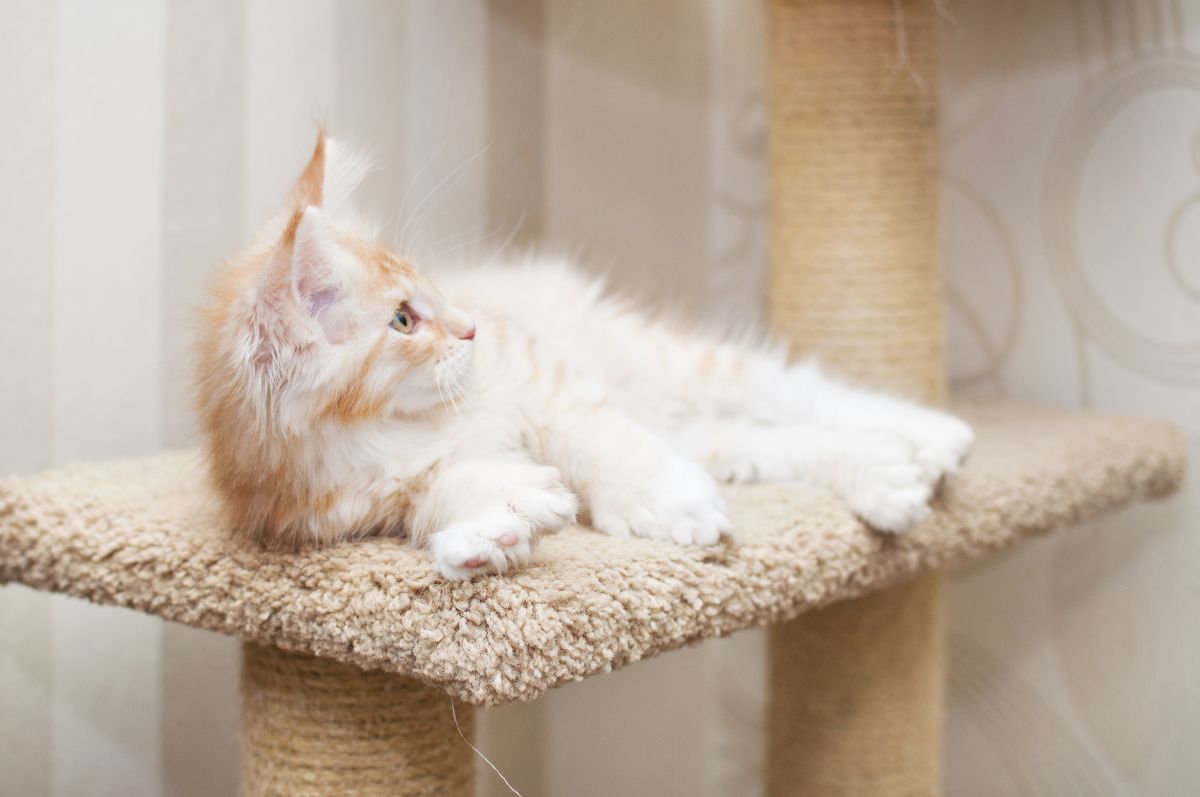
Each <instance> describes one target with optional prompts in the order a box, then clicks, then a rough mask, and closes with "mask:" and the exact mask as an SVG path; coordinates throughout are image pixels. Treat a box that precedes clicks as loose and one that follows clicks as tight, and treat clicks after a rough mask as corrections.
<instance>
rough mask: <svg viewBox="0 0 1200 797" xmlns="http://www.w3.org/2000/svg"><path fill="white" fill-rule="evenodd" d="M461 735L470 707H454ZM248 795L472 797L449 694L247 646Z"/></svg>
mask: <svg viewBox="0 0 1200 797" xmlns="http://www.w3.org/2000/svg"><path fill="white" fill-rule="evenodd" d="M456 710H457V715H458V721H459V724H460V725H461V726H462V731H463V733H464V734H465V735H466V736H467V738H470V737H471V735H472V731H473V728H474V712H473V710H472V707H471V706H468V705H463V704H459V705H458V706H457V708H456ZM242 748H243V749H242V777H243V793H244V794H245V795H246V797H268V795H269V796H270V797H318V796H320V797H327V795H333V794H337V795H355V796H356V797H384V796H385V795H386V796H387V797H434V796H435V795H436V796H437V797H470V795H471V794H472V793H473V791H474V761H473V759H472V752H471V749H470V748H469V747H468V746H467V745H466V744H465V743H464V741H463V739H462V738H461V737H460V736H459V732H458V729H457V728H456V727H455V724H454V719H453V718H452V716H451V712H450V698H449V697H447V696H446V694H445V693H443V692H440V691H438V690H436V689H432V688H430V687H428V686H425V685H424V684H421V683H418V682H417V681H414V680H411V679H409V678H403V677H401V676H398V675H394V674H392V673H384V672H364V671H363V670H359V669H358V668H356V667H351V666H349V665H346V664H342V663H340V662H335V661H330V660H328V659H320V658H316V657H313V656H307V655H301V654H296V653H287V652H284V651H282V650H279V649H278V648H274V647H269V646H264V645H258V644H255V643H250V642H247V643H245V644H243V645H242Z"/></svg>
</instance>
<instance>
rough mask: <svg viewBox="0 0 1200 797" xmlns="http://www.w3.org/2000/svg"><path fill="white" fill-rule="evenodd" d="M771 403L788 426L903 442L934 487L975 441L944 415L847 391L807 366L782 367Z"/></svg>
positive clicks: (894, 399) (883, 397)
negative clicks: (801, 425) (799, 424)
mask: <svg viewBox="0 0 1200 797" xmlns="http://www.w3.org/2000/svg"><path fill="white" fill-rule="evenodd" d="M776 398H777V400H778V401H779V403H780V405H781V410H780V414H781V415H782V416H783V418H784V419H785V420H788V421H802V422H806V423H814V424H818V425H821V426H829V427H831V428H836V429H844V430H847V431H858V432H874V433H886V434H892V435H896V436H899V437H901V438H903V439H904V440H905V441H907V442H908V443H909V445H910V446H911V447H912V451H913V459H914V461H915V462H916V463H917V465H919V466H920V467H921V468H922V470H923V471H924V472H925V474H926V476H927V478H928V479H930V480H931V481H932V482H934V483H936V482H937V481H938V480H939V479H941V478H942V476H944V475H946V474H948V473H953V472H954V471H956V470H957V469H958V467H959V465H960V464H961V463H962V460H963V459H964V458H965V457H966V455H967V452H968V451H969V450H970V448H971V445H972V443H973V442H974V440H975V434H974V432H973V431H972V430H971V427H970V426H969V425H967V423H966V422H964V421H963V420H961V419H960V418H957V417H955V416H954V415H951V414H950V413H948V412H943V411H941V410H937V409H932V408H930V407H924V406H921V405H920V404H917V403H915V402H912V401H907V400H905V399H902V398H898V397H895V396H891V395H888V394H887V393H883V392H880V391H873V390H865V389H862V388H856V387H851V386H849V385H846V384H844V383H842V382H840V381H839V380H837V379H834V378H832V377H829V376H827V375H825V374H824V373H822V372H821V370H820V369H819V368H818V367H817V366H816V365H815V364H812V363H799V364H796V365H793V366H790V367H788V368H787V369H786V371H785V373H784V374H783V378H782V379H780V380H779V382H778V386H777V387H776Z"/></svg>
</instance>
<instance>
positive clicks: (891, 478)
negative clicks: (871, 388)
mask: <svg viewBox="0 0 1200 797" xmlns="http://www.w3.org/2000/svg"><path fill="white" fill-rule="evenodd" d="M935 484H936V479H935V478H931V474H930V471H929V470H928V469H927V468H926V467H925V466H923V465H922V464H921V463H919V462H918V461H917V458H916V452H915V450H914V449H913V447H912V446H910V445H909V444H908V443H907V442H906V441H904V440H901V439H899V438H892V439H888V438H885V437H883V436H880V437H879V439H878V440H877V441H876V442H875V443H874V444H873V445H872V447H871V448H870V449H869V450H866V451H860V452H858V454H857V455H856V456H855V457H854V458H853V460H852V461H851V462H849V463H848V467H847V472H846V474H845V476H844V479H843V481H842V490H841V491H842V493H843V497H844V498H845V499H846V501H847V503H849V504H850V508H851V509H852V510H853V511H854V513H855V514H856V515H858V517H859V518H861V519H862V520H863V521H864V522H865V523H866V524H867V525H869V526H870V527H871V528H873V529H875V530H876V531H883V532H890V533H893V534H898V533H902V532H905V531H908V530H909V529H911V528H912V527H913V526H915V525H917V524H918V523H920V522H921V521H922V520H924V519H925V518H926V517H928V516H929V514H930V511H931V510H930V508H929V499H930V498H932V497H933V488H934V485H935Z"/></svg>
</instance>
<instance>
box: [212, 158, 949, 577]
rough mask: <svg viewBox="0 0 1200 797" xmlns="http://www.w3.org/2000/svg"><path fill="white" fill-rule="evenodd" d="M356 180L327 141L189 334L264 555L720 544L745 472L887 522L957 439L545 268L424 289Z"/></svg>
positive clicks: (459, 572)
mask: <svg viewBox="0 0 1200 797" xmlns="http://www.w3.org/2000/svg"><path fill="white" fill-rule="evenodd" d="M361 176H362V168H361V162H360V161H358V160H356V159H354V158H352V157H350V156H348V155H347V154H346V153H345V151H344V150H343V149H342V148H341V147H339V146H337V145H335V143H334V142H333V141H331V140H328V139H325V138H324V136H322V137H321V138H320V139H319V141H318V143H317V147H316V151H315V152H314V154H313V157H312V160H311V162H310V163H309V164H308V167H307V168H306V169H305V171H304V173H303V174H302V176H301V178H300V180H299V182H298V183H297V185H296V187H295V189H294V190H293V192H292V196H291V199H290V203H289V205H288V206H287V208H286V209H285V211H284V213H283V214H282V215H281V216H280V218H279V219H278V220H276V221H275V222H274V223H272V224H271V225H270V226H269V227H268V229H267V230H266V232H265V234H264V235H263V237H262V239H261V241H260V242H259V243H258V244H257V245H256V246H255V247H253V248H252V249H251V250H250V251H249V252H247V253H245V254H244V255H242V256H241V257H239V258H237V259H235V260H234V261H233V262H231V263H230V264H229V265H228V266H227V267H226V269H225V272H224V273H223V275H222V278H221V281H220V283H219V286H218V290H217V294H216V300H215V302H214V304H213V307H212V308H211V310H210V311H209V312H208V313H207V315H206V317H205V323H204V324H203V327H202V332H201V336H200V372H199V395H200V398H199V404H200V410H201V415H202V419H203V425H204V428H205V431H206V432H207V443H208V454H209V460H210V466H211V473H212V477H213V481H214V482H215V484H216V486H217V488H218V490H219V492H220V493H221V495H222V497H223V498H224V499H225V503H226V504H227V506H228V507H229V509H230V511H231V514H232V519H233V522H234V523H235V524H236V527H237V528H239V529H243V530H244V531H245V533H246V534H249V535H254V536H256V537H257V538H259V539H260V540H262V541H263V542H264V543H266V544H268V545H288V546H297V545H301V546H302V545H311V544H325V543H334V542H337V541H339V540H343V539H346V538H350V537H355V536H361V535H366V534H398V535H399V534H403V535H407V536H408V538H409V539H410V540H411V541H412V544H413V545H416V546H418V547H421V548H425V549H428V550H429V551H430V553H431V555H432V557H433V562H434V566H435V567H436V568H437V569H438V570H439V571H440V572H441V573H443V574H444V575H445V576H446V577H448V578H453V579H462V578H470V577H471V576H474V575H477V574H480V573H486V572H503V571H505V570H507V569H509V568H512V567H517V566H520V565H522V564H524V563H526V562H528V561H529V559H530V556H531V554H532V552H533V546H534V544H535V543H536V541H537V539H538V537H539V536H540V535H542V534H548V533H552V532H555V531H558V530H559V529H561V528H562V527H563V526H565V525H567V524H568V523H570V522H571V521H572V520H573V519H574V518H575V516H576V513H577V512H581V513H582V514H583V515H584V517H585V519H587V520H588V521H589V522H590V524H591V525H592V526H593V527H594V528H595V529H597V530H599V531H601V532H604V533H606V534H611V535H613V536H617V537H628V536H634V537H655V538H660V539H665V540H673V541H675V542H677V543H680V544H684V545H689V544H695V545H708V544H711V543H714V542H716V541H717V539H718V538H719V536H720V535H722V534H724V533H728V532H730V531H731V528H730V523H729V519H728V517H727V514H726V507H725V503H724V502H723V501H722V500H721V496H720V495H719V494H718V491H717V482H718V481H733V482H740V481H753V480H770V481H785V480H795V481H803V482H809V483H812V484H818V485H823V486H826V487H828V488H830V489H832V490H833V491H835V492H836V493H837V494H838V495H840V496H841V497H842V498H843V499H844V500H845V501H846V502H847V503H848V504H849V505H850V507H851V508H852V509H853V510H854V511H855V512H856V513H857V514H858V515H859V516H860V517H861V518H862V519H863V520H864V521H866V522H867V523H868V524H870V525H871V526H873V527H874V528H876V529H878V530H880V531H889V532H902V531H904V530H906V529H908V528H910V527H911V526H912V525H913V524H915V523H917V522H918V521H919V520H921V518H923V517H924V516H925V515H926V514H927V513H928V511H929V509H928V501H929V498H930V496H931V494H932V492H933V489H934V487H935V485H936V484H937V482H938V480H939V479H940V478H941V477H942V476H943V475H944V474H946V473H949V472H952V471H953V470H954V469H955V468H956V467H957V466H958V464H959V462H960V460H961V459H962V457H963V456H964V455H965V453H966V451H967V449H968V448H969V447H970V445H971V440H972V434H971V430H970V428H969V427H968V426H967V425H966V424H964V423H963V422H962V421H960V420H958V419H956V418H954V417H952V416H950V415H946V414H944V413H941V412H937V411H934V410H930V409H925V408H922V407H919V406H916V405H914V404H910V403H907V402H904V401H901V400H898V399H895V398H891V397H888V396H885V395H882V394H878V393H871V392H866V391H863V390H857V389H854V388H851V387H847V386H845V385H843V384H840V383H838V382H835V381H833V380H831V379H829V378H827V377H825V376H823V375H822V374H821V372H820V371H819V370H817V368H816V367H815V366H813V365H812V364H799V365H788V364H787V363H786V362H785V360H784V357H783V355H782V353H781V352H780V351H776V350H767V349H764V348H758V347H747V346H743V345H739V344H736V343H733V342H727V341H723V340H715V339H706V338H704V337H703V336H701V335H697V334H696V333H694V332H688V331H685V330H683V329H679V328H676V327H673V326H671V325H669V324H667V323H665V322H660V321H656V320H653V319H651V318H649V317H647V316H646V315H643V314H642V313H640V312H638V311H636V310H634V309H632V308H630V307H629V306H628V305H626V304H625V303H622V302H620V301H617V300H616V299H614V298H613V297H611V296H609V295H607V294H606V293H605V291H604V289H603V288H602V286H601V285H599V284H598V283H596V282H595V281H593V280H591V279H588V278H585V277H583V276H581V275H580V274H579V273H577V272H576V271H574V270H572V269H571V267H570V266H569V264H568V263H566V262H564V261H562V260H559V259H548V260H537V259H532V260H526V261H522V262H519V263H514V264H511V265H508V266H505V267H500V266H483V267H479V268H475V269H467V270H462V271H459V272H457V273H454V274H453V275H452V276H449V277H447V278H445V279H444V280H442V281H441V285H440V288H439V287H434V285H433V284H432V283H431V282H430V281H429V280H428V279H426V278H425V277H423V276H422V275H421V273H420V272H419V271H418V270H417V268H416V267H415V266H414V265H413V264H411V263H409V262H407V261H405V260H403V259H402V258H400V257H398V256H396V255H395V254H393V253H392V252H391V251H389V250H388V249H387V248H386V247H384V246H383V245H381V244H380V243H378V242H377V241H376V240H375V239H374V238H373V236H371V235H370V234H369V233H368V232H366V231H365V230H364V229H363V228H362V227H360V226H359V224H358V222H357V221H356V220H355V218H354V216H353V213H352V212H351V209H350V208H349V206H348V204H347V202H348V199H349V195H350V192H351V191H352V190H353V188H354V186H355V183H356V182H357V181H358V179H359V178H360V177H361Z"/></svg>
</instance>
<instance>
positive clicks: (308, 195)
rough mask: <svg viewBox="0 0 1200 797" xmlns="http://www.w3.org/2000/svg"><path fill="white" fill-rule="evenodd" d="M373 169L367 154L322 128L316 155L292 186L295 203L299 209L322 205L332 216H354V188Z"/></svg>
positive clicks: (314, 153) (336, 217)
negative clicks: (345, 144) (352, 199)
mask: <svg viewBox="0 0 1200 797" xmlns="http://www.w3.org/2000/svg"><path fill="white" fill-rule="evenodd" d="M369 170H370V160H369V159H368V158H367V157H366V156H364V155H361V154H359V153H356V152H354V151H353V150H351V149H349V148H347V147H345V146H343V145H342V144H339V143H338V142H336V141H334V140H333V139H332V138H329V137H328V136H326V135H325V131H324V130H323V129H322V130H321V131H319V132H318V134H317V145H316V147H315V148H314V149H313V154H312V157H311V158H309V161H308V165H307V166H305V167H304V172H303V173H302V174H301V175H300V179H299V180H297V181H296V185H295V187H294V188H293V189H292V199H293V202H294V205H295V207H296V208H297V209H303V208H306V207H314V208H320V209H321V210H323V211H325V214H326V215H327V216H328V217H329V218H331V219H340V218H345V217H347V216H351V215H353V212H354V210H353V207H352V206H351V203H350V200H351V198H352V196H353V194H354V189H356V188H357V187H358V184H359V183H361V182H362V179H363V177H365V176H366V174H367V172H368V171H369Z"/></svg>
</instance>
